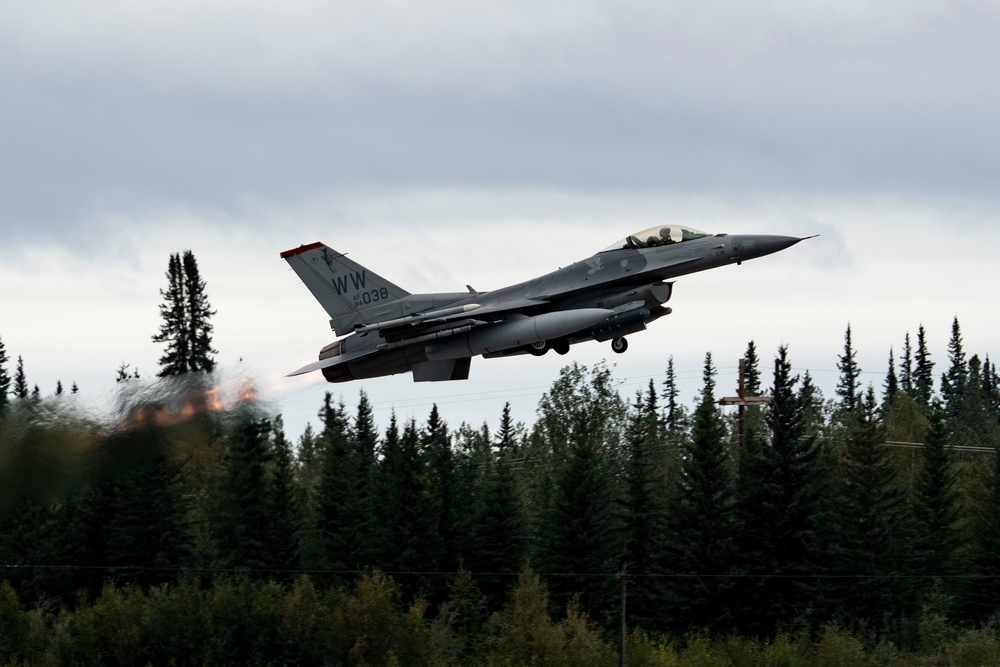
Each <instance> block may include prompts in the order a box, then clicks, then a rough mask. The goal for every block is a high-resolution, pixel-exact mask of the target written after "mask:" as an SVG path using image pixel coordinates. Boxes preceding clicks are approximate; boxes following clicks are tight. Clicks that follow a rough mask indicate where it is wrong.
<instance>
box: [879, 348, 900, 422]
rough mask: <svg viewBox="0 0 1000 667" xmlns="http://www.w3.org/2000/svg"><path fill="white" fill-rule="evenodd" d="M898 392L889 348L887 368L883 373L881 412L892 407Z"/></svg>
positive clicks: (897, 383) (894, 367) (894, 368)
mask: <svg viewBox="0 0 1000 667" xmlns="http://www.w3.org/2000/svg"><path fill="white" fill-rule="evenodd" d="M898 391H899V379H898V378H897V377H896V359H895V357H894V356H893V352H892V348H891V347H890V348H889V368H888V370H887V371H886V373H885V384H884V385H883V387H882V410H883V411H885V410H888V409H889V408H890V407H892V402H893V401H895V400H896V393H897V392H898Z"/></svg>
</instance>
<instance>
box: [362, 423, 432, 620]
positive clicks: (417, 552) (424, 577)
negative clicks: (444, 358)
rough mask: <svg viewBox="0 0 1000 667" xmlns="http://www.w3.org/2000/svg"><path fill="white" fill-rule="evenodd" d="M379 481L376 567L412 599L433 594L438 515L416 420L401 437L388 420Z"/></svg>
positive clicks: (379, 467) (408, 425)
mask: <svg viewBox="0 0 1000 667" xmlns="http://www.w3.org/2000/svg"><path fill="white" fill-rule="evenodd" d="M377 480H378V485H377V490H378V493H379V497H380V498H381V500H382V502H381V503H380V504H379V508H378V510H379V511H378V516H379V528H380V531H379V534H380V539H379V562H378V565H379V566H381V567H382V569H383V570H384V571H386V572H388V573H392V576H393V578H394V579H396V581H398V582H399V583H400V588H401V589H402V591H403V592H404V594H405V596H406V597H407V598H408V599H409V600H413V599H414V598H415V597H417V596H418V595H421V594H425V593H427V592H429V591H430V590H431V582H432V580H431V575H430V573H433V572H438V571H439V567H438V557H439V556H440V553H441V542H440V537H439V535H438V533H437V529H438V513H437V511H436V507H435V504H434V502H433V497H432V489H431V487H430V475H429V471H428V466H427V461H426V458H425V457H424V455H423V452H422V451H421V447H420V432H419V430H418V429H417V423H416V421H414V420H412V419H411V420H409V421H408V422H407V423H406V425H405V426H404V427H403V432H402V434H400V432H399V428H398V426H397V423H396V417H395V415H393V416H392V418H391V419H390V422H389V427H388V428H387V429H386V433H385V437H384V438H383V447H382V459H381V461H380V462H379V466H378V475H377Z"/></svg>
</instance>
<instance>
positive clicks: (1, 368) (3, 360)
mask: <svg viewBox="0 0 1000 667" xmlns="http://www.w3.org/2000/svg"><path fill="white" fill-rule="evenodd" d="M9 401H10V375H9V374H8V373H7V349H6V348H5V347H4V344H3V341H2V340H0V416H2V415H3V411H4V409H5V408H6V407H7V403H8V402H9Z"/></svg>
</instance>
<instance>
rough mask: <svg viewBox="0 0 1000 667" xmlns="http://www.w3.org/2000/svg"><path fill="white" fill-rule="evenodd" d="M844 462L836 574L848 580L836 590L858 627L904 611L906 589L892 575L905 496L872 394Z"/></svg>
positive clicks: (899, 554)
mask: <svg viewBox="0 0 1000 667" xmlns="http://www.w3.org/2000/svg"><path fill="white" fill-rule="evenodd" d="M855 419H856V421H857V424H856V425H855V428H854V429H852V430H851V433H850V436H849V440H848V443H847V449H846V452H845V454H844V457H843V459H842V464H841V466H842V474H841V477H842V480H843V482H842V488H841V497H840V511H839V517H840V521H841V538H840V554H839V556H840V557H839V559H838V561H839V569H840V574H842V575H845V576H848V577H863V579H859V580H854V579H851V580H847V581H846V582H844V583H840V585H838V586H836V588H839V590H838V591H836V595H835V597H836V599H838V600H839V601H840V606H841V608H842V610H843V612H844V614H845V616H844V618H845V619H848V620H849V621H850V622H851V623H858V624H859V627H860V628H865V627H868V626H870V625H871V624H872V623H874V622H877V621H880V620H881V617H882V615H883V614H889V613H891V612H898V611H900V610H901V608H902V607H904V598H905V596H904V590H903V589H902V586H901V585H900V583H899V580H898V579H895V578H894V576H895V575H897V574H900V573H901V572H905V565H904V563H903V560H902V559H903V557H904V556H905V555H906V552H905V551H904V548H903V545H904V537H905V532H904V530H905V526H904V520H903V518H904V515H903V509H904V508H903V503H904V495H903V491H902V489H901V488H900V487H899V486H898V484H897V482H896V477H897V471H896V469H895V466H894V465H893V462H892V459H891V457H890V454H889V451H888V450H887V449H886V448H885V447H884V446H883V443H884V442H885V436H884V432H883V426H882V424H881V423H880V421H879V415H878V405H877V403H876V400H875V390H874V389H873V388H872V387H871V385H869V387H868V391H867V392H866V393H865V396H864V398H863V399H862V401H861V403H860V404H859V406H858V410H857V412H856V413H855Z"/></svg>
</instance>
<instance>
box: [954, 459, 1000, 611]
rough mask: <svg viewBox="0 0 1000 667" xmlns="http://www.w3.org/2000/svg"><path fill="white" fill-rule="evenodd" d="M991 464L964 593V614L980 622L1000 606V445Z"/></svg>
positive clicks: (976, 520)
mask: <svg viewBox="0 0 1000 667" xmlns="http://www.w3.org/2000/svg"><path fill="white" fill-rule="evenodd" d="M991 467H992V474H991V475H990V476H989V477H988V479H987V488H986V493H985V494H984V498H983V500H982V503H981V505H980V506H979V507H977V508H976V509H975V513H974V515H973V517H972V547H971V554H970V558H969V561H970V572H969V575H970V576H969V577H968V578H967V579H966V580H965V592H964V593H965V594H964V595H963V596H962V607H963V617H964V618H967V619H970V620H973V621H979V622H982V621H985V620H986V619H988V618H990V617H991V616H993V615H995V614H996V612H997V611H998V610H1000V603H998V601H1000V449H998V450H997V451H996V453H995V454H994V455H993V457H992V466H991Z"/></svg>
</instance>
